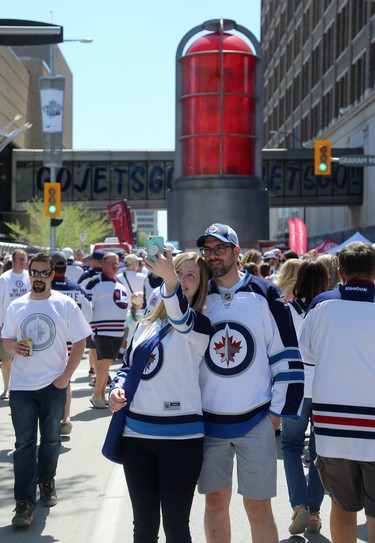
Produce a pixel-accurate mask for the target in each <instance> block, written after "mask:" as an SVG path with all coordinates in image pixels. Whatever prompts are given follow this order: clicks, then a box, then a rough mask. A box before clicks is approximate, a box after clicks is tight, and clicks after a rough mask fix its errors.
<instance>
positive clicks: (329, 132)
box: [261, 0, 375, 247]
mask: <svg viewBox="0 0 375 543" xmlns="http://www.w3.org/2000/svg"><path fill="white" fill-rule="evenodd" d="M261 27H262V40H261V43H262V50H263V55H264V67H265V71H264V118H263V119H264V147H265V148H293V147H307V148H310V147H313V145H314V140H315V139H329V140H331V141H332V147H333V148H335V147H337V148H348V149H351V148H358V147H360V148H363V150H364V154H370V155H371V154H375V137H374V136H375V70H374V65H375V2H369V1H367V0H263V1H262V20H261ZM374 176H375V171H374V169H373V168H372V167H370V168H365V171H364V199H363V203H362V205H357V206H352V207H347V206H334V207H330V208H326V207H319V208H318V207H316V208H310V207H306V208H283V209H278V210H272V211H271V228H270V234H271V238H274V237H275V238H279V239H282V238H283V237H286V236H287V220H288V218H294V217H295V216H299V217H300V218H302V219H304V220H305V222H306V224H307V230H308V235H309V245H310V247H311V246H313V245H315V244H317V243H318V242H319V241H321V240H322V239H324V238H325V237H326V236H328V235H330V236H332V237H334V238H335V239H336V241H338V242H341V241H342V240H343V239H346V238H347V237H348V235H350V234H351V233H353V232H354V231H356V230H360V231H361V232H362V233H363V234H364V235H366V237H368V238H369V239H372V240H373V241H375V216H374V214H373V208H374V206H375V182H374V180H373V177H374Z"/></svg>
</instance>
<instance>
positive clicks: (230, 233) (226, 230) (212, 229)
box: [197, 222, 238, 247]
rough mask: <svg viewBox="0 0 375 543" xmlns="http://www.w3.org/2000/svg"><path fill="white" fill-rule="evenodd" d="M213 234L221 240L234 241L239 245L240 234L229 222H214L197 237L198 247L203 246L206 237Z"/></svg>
mask: <svg viewBox="0 0 375 543" xmlns="http://www.w3.org/2000/svg"><path fill="white" fill-rule="evenodd" d="M208 236H213V237H214V238H217V239H219V240H220V241H224V242H228V243H232V244H233V245H238V236H237V234H236V232H235V231H234V230H233V228H231V227H230V226H228V225H227V224H221V223H218V222H217V223H214V224H211V226H209V227H208V228H207V229H206V230H205V231H204V232H203V234H202V235H201V236H199V238H198V239H197V247H203V243H204V240H205V238H207V237H208Z"/></svg>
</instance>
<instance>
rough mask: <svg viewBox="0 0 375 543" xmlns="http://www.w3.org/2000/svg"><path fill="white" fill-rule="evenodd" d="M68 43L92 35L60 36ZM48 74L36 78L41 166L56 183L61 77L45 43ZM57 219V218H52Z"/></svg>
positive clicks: (53, 243)
mask: <svg viewBox="0 0 375 543" xmlns="http://www.w3.org/2000/svg"><path fill="white" fill-rule="evenodd" d="M63 41H64V42H65V41H69V42H73V41H76V42H80V43H91V42H92V41H93V39H92V38H79V39H66V40H65V39H64V40H63ZM49 69H50V76H49V77H40V78H39V83H40V95H41V109H42V129H43V165H44V166H45V167H49V168H50V182H51V183H54V182H56V170H57V168H59V167H61V166H62V164H63V161H62V147H63V118H64V91H65V77H62V76H55V49H54V45H53V44H50V46H49ZM56 219H57V220H56ZM58 219H59V217H56V218H51V219H50V250H51V252H54V251H55V250H56V227H57V226H58V225H59V224H60V223H61V220H60V221H59V220H58Z"/></svg>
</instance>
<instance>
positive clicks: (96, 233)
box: [5, 199, 112, 251]
mask: <svg viewBox="0 0 375 543" xmlns="http://www.w3.org/2000/svg"><path fill="white" fill-rule="evenodd" d="M23 206H24V208H25V211H26V215H27V217H28V222H29V227H26V226H23V225H22V224H21V223H20V222H19V221H16V222H15V223H9V222H6V223H5V225H6V226H7V227H8V228H9V230H10V236H11V237H12V238H14V239H16V240H17V241H18V242H21V243H25V244H28V245H33V246H36V247H49V245H50V219H49V218H48V217H45V216H44V211H43V202H42V201H41V200H38V199H34V200H31V201H29V202H24V204H23ZM61 219H63V222H62V224H61V225H60V226H58V227H57V228H56V247H59V248H60V249H61V248H63V247H73V248H75V249H76V248H79V247H80V248H82V250H84V251H89V249H90V244H92V243H96V242H99V241H102V240H104V238H105V237H106V236H108V235H110V234H111V233H112V225H111V224H110V223H109V221H108V219H107V218H106V217H100V215H99V214H98V213H97V212H95V211H90V210H89V209H87V207H85V206H84V205H83V204H82V203H79V204H69V205H67V204H64V206H63V208H62V211H61ZM83 232H84V233H85V241H84V242H81V234H82V233H83Z"/></svg>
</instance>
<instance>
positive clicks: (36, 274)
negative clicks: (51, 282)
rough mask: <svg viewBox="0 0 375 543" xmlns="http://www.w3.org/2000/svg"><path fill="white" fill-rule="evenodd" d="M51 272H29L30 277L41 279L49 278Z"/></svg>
mask: <svg viewBox="0 0 375 543" xmlns="http://www.w3.org/2000/svg"><path fill="white" fill-rule="evenodd" d="M51 274H52V270H43V271H37V270H30V275H31V277H43V278H44V279H46V278H47V277H51Z"/></svg>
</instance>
